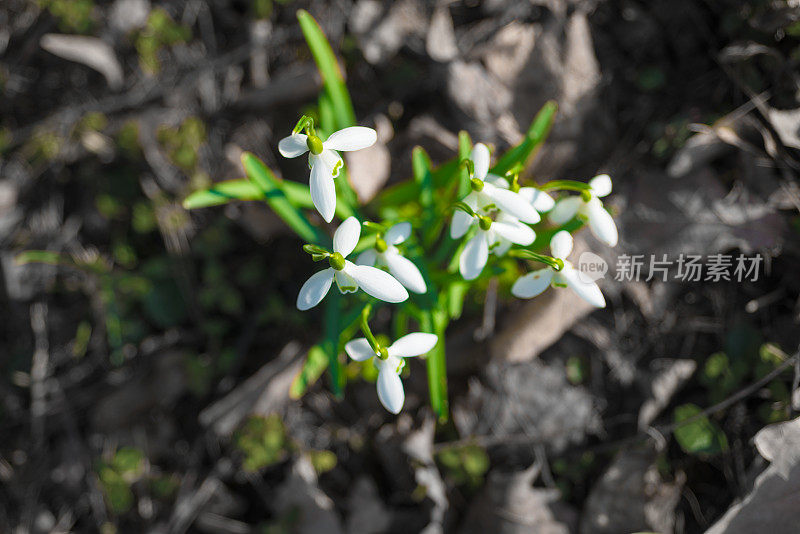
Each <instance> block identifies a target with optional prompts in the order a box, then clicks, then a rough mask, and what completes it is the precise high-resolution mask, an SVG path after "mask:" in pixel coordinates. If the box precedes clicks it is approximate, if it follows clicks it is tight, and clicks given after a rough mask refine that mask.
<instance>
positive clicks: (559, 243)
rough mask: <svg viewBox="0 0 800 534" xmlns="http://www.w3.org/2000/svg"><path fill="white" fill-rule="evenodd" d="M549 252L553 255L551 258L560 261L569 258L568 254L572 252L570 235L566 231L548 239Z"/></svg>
mask: <svg viewBox="0 0 800 534" xmlns="http://www.w3.org/2000/svg"><path fill="white" fill-rule="evenodd" d="M550 252H552V253H553V257H555V258H561V259H562V260H563V259H564V258H566V257H567V256H569V253H570V252H572V235H571V234H570V233H569V232H567V231H566V230H561V231H560V232H557V233H556V235H554V236H553V237H552V238H551V239H550Z"/></svg>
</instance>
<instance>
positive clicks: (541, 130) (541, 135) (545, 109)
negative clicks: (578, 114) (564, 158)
mask: <svg viewBox="0 0 800 534" xmlns="http://www.w3.org/2000/svg"><path fill="white" fill-rule="evenodd" d="M557 111H558V105H557V104H556V103H555V102H554V101H552V100H550V101H548V102H547V103H545V105H544V106H542V109H540V110H539V113H537V114H536V117H534V119H533V122H532V123H531V125H530V127H529V128H528V131H527V132H526V133H525V139H524V140H523V141H522V143H520V144H519V145H517V146H515V147H514V148H512V149H511V150H509V151H508V152H506V153H505V155H504V156H503V157H502V158H500V159H499V160H498V161H497V163H495V164H494V167H492V169H491V172H492V173H493V174H496V175H498V176H502V175H503V174H505V173H506V172H507V171H508V170H509V169H511V168H512V167H514V165H518V164H520V165H522V166H523V168H524V167H527V165H528V161H529V160H530V158H531V157H532V155H533V154H534V153H535V152H536V151H538V149H539V147H541V146H542V144H543V143H544V140H545V139H546V138H547V135H548V134H549V133H550V129H551V128H552V127H553V121H555V117H556V112H557Z"/></svg>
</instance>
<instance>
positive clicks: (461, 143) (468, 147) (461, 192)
mask: <svg viewBox="0 0 800 534" xmlns="http://www.w3.org/2000/svg"><path fill="white" fill-rule="evenodd" d="M471 156H472V139H470V137H469V134H468V133H467V132H465V131H464V130H461V131H460V132H458V161H459V163H460V162H462V161H464V160H468V159H469V158H470V157H471ZM469 179H470V176H469V171H468V170H467V169H466V168H462V169H461V170H460V172H459V174H458V192H457V193H456V200H461V199H462V198H464V197H465V196H467V195H468V194H469V192H470V189H471V187H470V183H469Z"/></svg>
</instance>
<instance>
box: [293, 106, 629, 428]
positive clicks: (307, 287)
mask: <svg viewBox="0 0 800 534" xmlns="http://www.w3.org/2000/svg"><path fill="white" fill-rule="evenodd" d="M304 119H305V117H304ZM304 119H301V122H299V123H298V126H297V127H296V128H295V131H293V132H292V134H291V135H289V136H288V137H285V138H284V139H282V140H281V141H280V143H279V147H278V148H279V151H280V153H281V154H282V155H283V156H285V157H287V158H296V157H299V156H301V155H303V154H305V153H308V154H309V156H308V164H309V167H310V171H311V172H310V177H309V191H310V196H311V200H312V202H313V205H314V207H315V208H316V210H317V211H318V212H319V214H320V215H321V216H322V218H323V219H324V220H325V222H331V221H332V220H333V217H334V214H335V213H336V201H337V200H336V186H335V179H337V177H341V176H342V170H343V169H344V168H345V167H344V162H343V160H342V158H341V156H340V155H339V152H340V151H352V150H360V149H363V148H367V147H369V146H371V145H372V144H373V143H375V141H376V138H377V136H376V133H375V131H374V130H372V129H370V128H365V127H350V128H344V129H343V130H339V131H337V132H334V133H332V134H331V135H330V136H329V137H328V138H327V139H326V140H325V141H322V140H321V139H320V137H319V136H318V135H317V133H316V131H315V130H314V127H313V121H311V120H304ZM302 130H305V133H301V131H302ZM461 165H462V168H463V167H466V168H467V169H468V171H469V192H468V194H466V196H464V197H463V198H461V199H460V200H457V201H456V202H455V203H454V204H453V208H454V211H453V216H452V219H451V221H450V228H449V235H450V238H451V240H452V241H451V242H453V243H456V244H457V245H458V247H457V249H456V252H455V253H456V254H458V272H459V273H460V275H461V277H462V278H463V279H464V280H467V281H471V280H475V279H477V278H479V277H480V276H481V274H482V273H484V271H485V270H486V266H487V264H488V263H489V259H490V256H492V255H493V256H496V257H502V256H505V255H507V254H509V251H512V252H514V254H513V256H514V257H516V258H523V259H529V260H531V259H532V260H535V261H539V262H542V263H544V264H545V267H544V268H541V269H538V270H533V271H531V272H529V273H527V274H525V275H523V276H522V277H520V278H519V279H518V280H517V281H516V282H515V283H514V284H513V287H512V288H511V292H512V294H513V295H515V296H517V297H519V298H526V299H527V298H532V297H535V296H536V295H539V294H541V293H542V292H543V291H545V290H546V289H547V288H548V287H550V286H553V287H568V288H570V289H571V290H573V291H574V292H575V293H576V294H578V295H579V296H580V297H581V298H583V299H584V300H586V301H587V302H589V303H590V304H591V305H592V306H596V307H604V306H605V299H604V298H603V294H602V292H601V291H600V288H599V287H598V286H597V284H595V283H594V282H587V281H585V280H583V279H582V278H581V277H580V276H579V273H578V271H577V270H576V268H575V267H574V266H573V265H572V263H570V261H569V260H568V259H567V258H568V256H569V254H570V252H571V251H572V245H573V240H572V236H571V235H570V233H569V232H568V231H566V230H560V231H556V232H555V233H554V235H553V236H552V238H551V239H550V242H549V245H550V252H551V254H552V256H546V255H544V254H540V253H538V252H535V251H533V250H530V249H529V248H527V247H530V246H531V245H533V244H534V243H535V242H536V232H535V231H534V228H532V227H531V225H536V224H538V223H540V222H542V216H543V214H547V220H548V221H549V223H550V225H552V226H554V227H555V229H556V230H558V227H561V226H563V225H565V224H567V223H569V222H570V221H571V220H572V219H574V218H575V217H577V218H578V219H579V220H580V221H581V222H584V223H586V224H587V225H588V226H589V228H590V230H591V231H592V233H593V234H594V235H595V236H597V238H598V239H599V240H600V241H602V242H604V243H606V244H608V245H609V246H614V245H616V243H617V239H618V235H617V228H616V226H615V224H614V220H613V219H612V217H611V215H610V214H609V213H608V212H607V211H606V209H605V207H604V206H603V203H602V201H601V200H600V199H601V198H602V197H605V196H606V195H608V194H609V193H610V192H611V179H610V178H609V176H608V175H605V174H603V175H599V176H596V177H595V178H593V179H592V180H590V181H589V183H588V184H584V183H580V182H566V181H564V182H553V183H554V184H556V185H562V186H563V187H554V189H566V190H570V191H575V192H577V193H578V194H577V195H569V196H565V197H562V198H560V199H558V200H554V199H553V197H551V196H550V195H549V194H548V193H546V192H545V191H544V190H542V189H539V188H535V187H530V186H528V187H520V186H519V184H518V173H516V174H515V173H506V174H505V175H504V176H500V175H495V174H492V173H490V172H489V170H490V166H491V156H490V152H489V148H488V147H487V146H486V145H484V144H482V143H478V144H476V145H475V146H474V147H473V150H472V153H471V156H470V158H469V159H468V160H465V161H462V162H461ZM363 225H364V227H365V228H368V229H370V230H373V231H375V236H374V241H372V240H371V239H364V240H362V239H361V233H362V223H361V222H359V220H358V219H357V218H356V217H355V216H351V217H349V218H347V219H346V220H344V221H343V222H342V223H341V224H340V225H339V227H338V228H337V229H336V231H335V232H334V234H333V245H332V248H331V250H328V249H326V248H324V247H321V246H319V245H317V244H307V245H305V247H304V249H305V250H306V251H307V252H308V253H309V254H311V256H312V259H313V260H314V261H317V262H327V265H328V266H327V267H326V268H324V269H322V270H320V271H319V272H317V273H316V274H314V275H313V276H311V277H310V278H309V279H308V280H307V281H306V282H305V284H303V286H302V288H301V289H300V292H299V294H298V296H297V308H298V309H300V310H309V309H311V308H313V307H314V306H316V305H318V304H319V303H320V302H321V301H322V300H323V299H324V298H325V296H326V295H327V294H328V292H329V291H330V288H331V286H332V285H333V283H334V282H335V283H336V287H337V288H338V290H339V291H340V292H341V293H342V294H349V293H356V292H357V291H358V290H359V289H361V290H363V292H364V293H366V294H367V295H369V296H370V297H373V298H375V299H378V300H380V301H383V302H388V303H401V302H404V301H406V300H407V299H409V292H411V293H413V294H416V295H425V294H426V293H428V291H429V282H428V280H429V279H428V278H427V275H425V276H424V275H423V272H424V271H422V270H420V264H419V262H422V263H423V264H424V263H425V261H426V259H425V258H424V251H423V256H420V255H419V254H417V255H414V254H411V255H410V257H407V256H408V255H409V250H410V249H408V248H407V247H408V243H409V242H410V241H413V243H412V245H411V246H412V248H413V247H414V246H415V244H416V246H417V247H418V248H416V249H413V250H419V243H418V240H413V239H412V237H413V235H414V228H412V225H411V223H410V222H407V221H403V222H396V223H394V224H392V225H384V224H382V223H373V222H370V221H365V222H364V223H363ZM356 249H358V250H359V251H360V253H359V254H358V256H357V258H356V259H355V262H351V261H350V260H348V259H347V258H348V256H350V255H351V254H353V253H354V251H356ZM370 310H371V305H370V304H367V306H366V307H365V308H364V309H363V313H362V321H361V330H362V331H363V332H364V334H365V336H366V337H361V338H356V339H352V340H350V341H349V342H347V343H346V344H345V345H344V349H345V352H346V353H347V354H348V355H349V356H350V358H351V359H352V360H353V361H357V362H366V361H371V362H372V364H373V365H374V366H375V368H376V369H377V370H378V378H377V384H376V386H377V392H378V399H379V401H380V403H381V404H382V405H383V406H384V407H385V408H386V409H387V410H388V411H389V412H391V413H393V414H397V413H399V412H400V410H401V409H402V407H403V404H404V402H405V393H404V390H403V384H402V380H401V378H400V377H401V373H402V371H403V368H404V366H405V358H410V357H415V356H422V355H425V354H426V353H428V352H430V351H431V350H433V349H434V347H436V346H437V343H438V342H439V336H437V335H436V334H433V333H428V332H415V333H411V334H407V335H404V336H402V337H400V338H399V339H397V340H396V341H395V342H394V343H392V344H391V345H389V346H386V347H384V346H382V345H380V344H379V343H378V342H377V341H376V339H375V337H374V336H373V335H372V333H371V331H370V327H369V324H368V315H369V313H370Z"/></svg>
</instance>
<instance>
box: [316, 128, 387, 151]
mask: <svg viewBox="0 0 800 534" xmlns="http://www.w3.org/2000/svg"><path fill="white" fill-rule="evenodd" d="M377 140H378V133H377V132H376V131H375V130H373V129H372V128H365V127H363V126H351V127H349V128H345V129H343V130H339V131H338V132H333V133H332V134H331V135H330V137H328V139H327V140H325V142H324V143H322V146H324V147H325V148H327V149H330V150H344V151H350V150H361V149H362V148H367V147H368V146H372V145H374V144H375V141H377Z"/></svg>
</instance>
